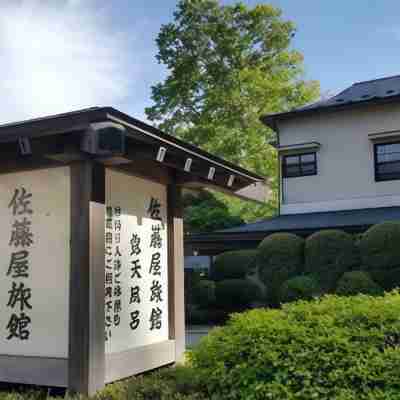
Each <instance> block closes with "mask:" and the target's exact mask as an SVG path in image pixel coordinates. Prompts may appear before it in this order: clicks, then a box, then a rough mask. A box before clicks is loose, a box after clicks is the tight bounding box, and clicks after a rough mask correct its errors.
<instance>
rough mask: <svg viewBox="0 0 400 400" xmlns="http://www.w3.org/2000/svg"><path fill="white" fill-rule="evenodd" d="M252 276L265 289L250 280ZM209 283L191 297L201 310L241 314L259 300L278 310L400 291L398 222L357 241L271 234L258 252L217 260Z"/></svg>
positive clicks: (329, 233)
mask: <svg viewBox="0 0 400 400" xmlns="http://www.w3.org/2000/svg"><path fill="white" fill-rule="evenodd" d="M254 272H256V274H257V277H256V279H258V280H259V281H261V282H262V283H261V282H259V283H260V284H261V285H262V284H263V285H264V289H265V290H260V285H256V284H255V283H254V280H249V275H251V274H253V275H254ZM210 279H211V280H207V281H202V282H200V283H198V284H197V285H195V288H194V292H193V293H192V294H191V295H190V296H189V297H191V298H193V299H194V301H195V303H196V304H197V305H198V306H199V307H200V308H201V309H203V310H205V309H207V308H209V309H217V310H226V311H241V310H243V309H245V308H247V307H249V306H250V305H251V304H253V303H254V302H257V301H261V302H264V303H266V304H268V305H279V304H280V303H285V302H290V301H294V300H299V299H311V298H313V297H317V296H320V295H321V294H325V293H338V294H340V295H354V294H357V293H365V294H371V295H375V294H380V293H382V292H383V290H392V289H393V288H395V287H399V286H400V223H399V222H385V223H382V224H378V225H375V226H373V227H371V228H370V229H369V230H368V231H366V232H365V233H364V234H362V235H357V236H353V235H350V234H349V233H346V232H343V231H340V230H323V231H319V232H316V233H314V234H312V235H311V236H309V237H308V238H307V239H306V240H304V239H303V238H301V237H299V236H296V235H294V234H291V233H276V234H272V235H269V236H268V237H266V238H265V239H264V240H263V241H262V242H261V243H260V245H259V247H258V249H257V250H243V251H230V252H227V253H224V254H221V255H219V256H217V257H216V259H215V261H214V263H213V265H212V269H211V273H210Z"/></svg>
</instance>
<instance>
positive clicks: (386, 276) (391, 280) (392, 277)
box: [368, 268, 400, 291]
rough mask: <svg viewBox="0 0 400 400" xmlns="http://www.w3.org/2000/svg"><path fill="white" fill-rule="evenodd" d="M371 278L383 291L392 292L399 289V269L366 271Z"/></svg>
mask: <svg viewBox="0 0 400 400" xmlns="http://www.w3.org/2000/svg"><path fill="white" fill-rule="evenodd" d="M368 273H369V274H370V275H371V278H372V279H373V280H374V281H375V282H376V283H377V284H378V285H379V286H381V287H382V288H383V289H385V290H388V291H390V290H392V289H395V288H398V287H400V268H395V269H390V270H385V269H379V270H368Z"/></svg>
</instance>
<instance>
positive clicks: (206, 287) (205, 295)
mask: <svg viewBox="0 0 400 400" xmlns="http://www.w3.org/2000/svg"><path fill="white" fill-rule="evenodd" d="M192 290H193V294H192V299H193V302H194V304H197V305H199V306H200V307H204V308H207V307H210V306H212V305H213V304H215V282H213V281H209V280H206V279H203V280H200V281H199V282H197V283H196V284H195V285H194V287H193V288H192Z"/></svg>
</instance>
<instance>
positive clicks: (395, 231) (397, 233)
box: [359, 222, 400, 270]
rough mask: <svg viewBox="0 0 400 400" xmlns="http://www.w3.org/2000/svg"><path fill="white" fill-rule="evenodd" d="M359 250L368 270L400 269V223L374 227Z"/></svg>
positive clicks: (365, 234) (363, 239) (364, 265)
mask: <svg viewBox="0 0 400 400" xmlns="http://www.w3.org/2000/svg"><path fill="white" fill-rule="evenodd" d="M359 248H360V252H361V259H362V265H363V267H365V268H366V270H379V269H381V270H389V269H394V268H400V223H399V222H383V223H382V224H377V225H374V226H372V227H371V228H369V229H368V230H367V231H366V232H365V233H364V235H363V236H362V238H361V240H360V243H359Z"/></svg>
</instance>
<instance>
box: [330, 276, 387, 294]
mask: <svg viewBox="0 0 400 400" xmlns="http://www.w3.org/2000/svg"><path fill="white" fill-rule="evenodd" d="M336 293H337V294H338V295H340V296H354V295H356V294H360V293H362V294H369V295H372V296H375V295H379V294H382V293H383V290H382V288H381V287H380V286H379V285H377V284H376V283H375V282H374V281H373V280H372V279H371V277H370V275H369V274H368V273H366V272H364V271H350V272H345V273H344V274H343V276H342V277H341V278H340V279H339V281H338V284H337V288H336Z"/></svg>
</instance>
